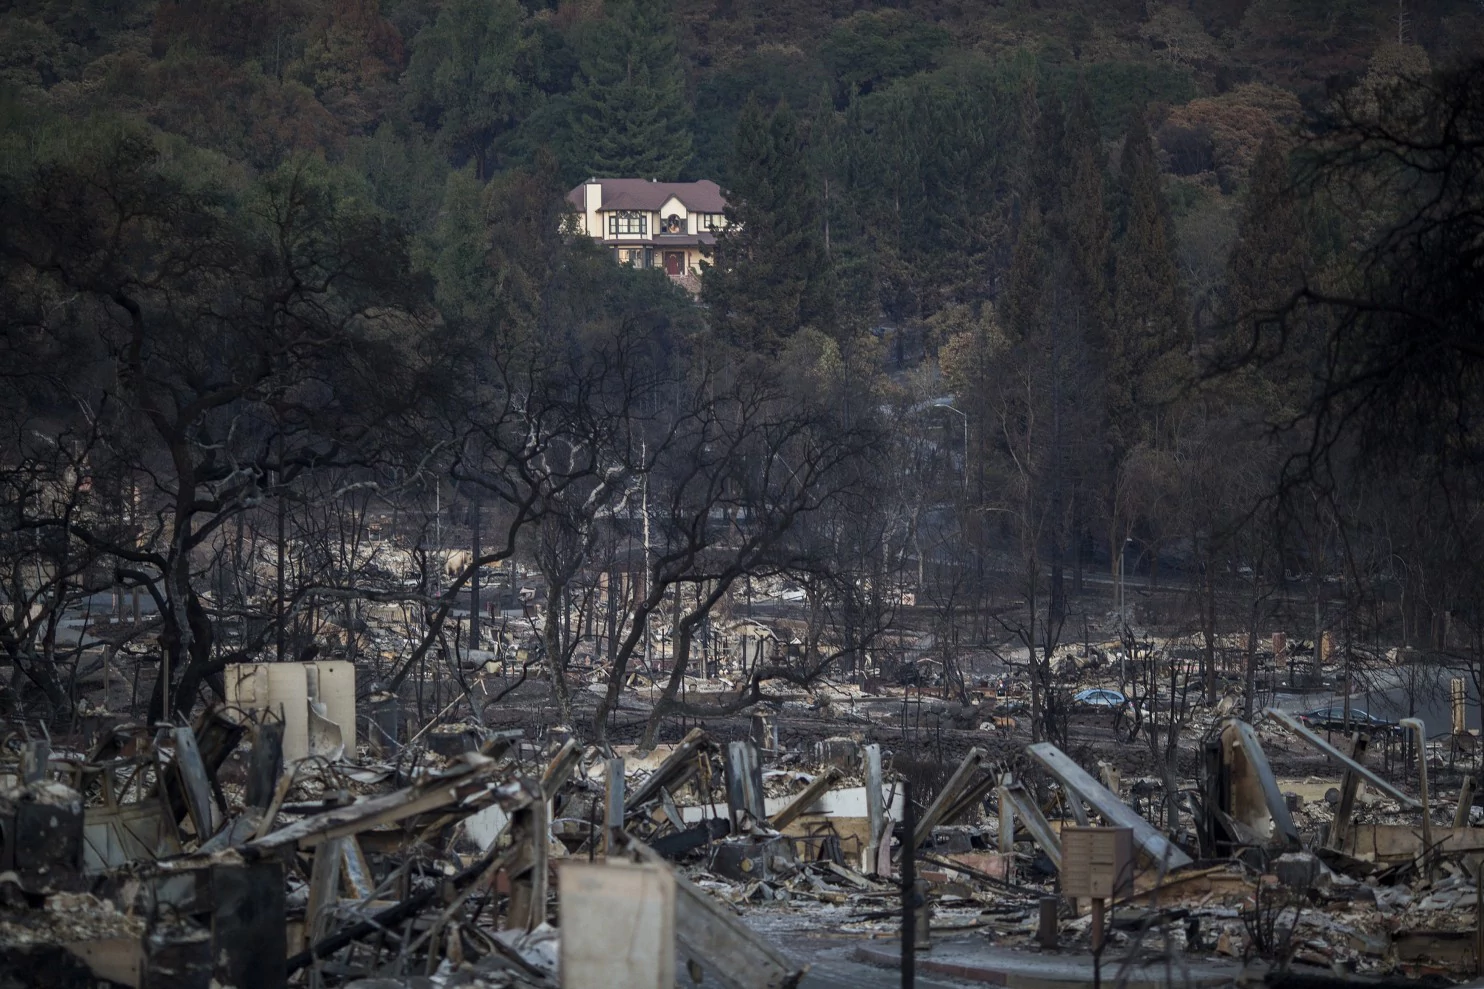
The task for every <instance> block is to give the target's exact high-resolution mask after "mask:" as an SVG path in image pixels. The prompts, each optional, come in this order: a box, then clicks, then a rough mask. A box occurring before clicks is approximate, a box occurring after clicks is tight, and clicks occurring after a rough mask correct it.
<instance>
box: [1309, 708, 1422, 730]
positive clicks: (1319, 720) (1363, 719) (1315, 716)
mask: <svg viewBox="0 0 1484 989" xmlns="http://www.w3.org/2000/svg"><path fill="white" fill-rule="evenodd" d="M1298 719H1299V720H1300V721H1302V722H1303V723H1304V724H1305V725H1307V726H1308V727H1310V728H1313V729H1316V730H1318V731H1344V730H1345V708H1344V706H1343V705H1337V706H1335V707H1316V708H1315V709H1314V710H1312V711H1304V712H1302V713H1301V714H1299V716H1298ZM1350 727H1351V728H1352V729H1362V730H1364V731H1371V732H1377V731H1401V725H1398V724H1397V723H1396V722H1395V721H1387V720H1386V719H1385V718H1378V717H1376V716H1375V715H1374V714H1371V713H1370V712H1369V711H1365V710H1363V709H1361V708H1358V707H1353V706H1352V707H1351V708H1350Z"/></svg>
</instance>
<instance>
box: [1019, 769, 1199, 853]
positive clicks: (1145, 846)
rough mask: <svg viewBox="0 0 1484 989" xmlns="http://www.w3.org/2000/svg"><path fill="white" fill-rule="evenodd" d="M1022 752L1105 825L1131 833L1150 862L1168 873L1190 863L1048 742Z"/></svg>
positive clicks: (1170, 844) (1135, 842)
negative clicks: (1105, 823)
mask: <svg viewBox="0 0 1484 989" xmlns="http://www.w3.org/2000/svg"><path fill="white" fill-rule="evenodd" d="M1026 751H1027V752H1029V753H1030V754H1031V756H1032V757H1033V758H1034V759H1035V760H1036V761H1037V762H1039V763H1040V764H1041V765H1042V766H1045V767H1046V771H1047V772H1049V773H1050V774H1051V775H1052V776H1054V777H1056V779H1057V781H1058V782H1059V783H1061V785H1062V786H1064V787H1067V788H1068V789H1069V790H1071V791H1072V792H1073V794H1074V795H1075V796H1079V797H1081V798H1082V799H1083V800H1085V801H1087V804H1088V806H1089V807H1091V808H1092V809H1093V810H1095V811H1097V812H1098V813H1099V814H1100V815H1102V817H1103V819H1104V820H1106V821H1107V822H1108V823H1109V824H1111V825H1113V826H1114V827H1119V828H1128V829H1129V830H1130V831H1132V832H1133V833H1134V844H1136V845H1138V846H1139V848H1140V849H1141V850H1143V852H1144V854H1145V855H1147V856H1149V858H1150V859H1152V860H1153V861H1155V862H1157V863H1164V865H1165V867H1166V868H1168V869H1179V868H1181V867H1183V866H1187V865H1190V864H1191V863H1192V862H1193V861H1194V860H1193V859H1192V858H1191V857H1190V856H1189V855H1186V854H1185V853H1184V852H1183V851H1181V850H1180V849H1179V847H1178V846H1176V845H1175V843H1174V842H1172V841H1170V840H1169V839H1168V838H1166V837H1165V836H1164V835H1162V834H1160V833H1159V832H1158V831H1156V830H1155V829H1154V825H1152V824H1150V823H1149V822H1148V821H1146V820H1144V818H1143V817H1141V816H1139V815H1138V814H1136V813H1134V809H1133V808H1132V807H1130V806H1129V805H1128V804H1126V803H1124V802H1123V801H1122V800H1119V799H1118V797H1116V796H1114V794H1113V792H1112V791H1111V790H1109V789H1108V788H1107V787H1105V786H1103V784H1101V783H1099V782H1098V781H1097V780H1095V779H1093V778H1092V775H1091V774H1089V773H1088V772H1087V770H1085V769H1083V768H1082V767H1081V766H1079V765H1077V764H1076V763H1075V762H1073V761H1072V759H1071V757H1070V756H1068V755H1067V754H1066V753H1065V752H1063V751H1062V750H1061V749H1059V748H1057V747H1056V746H1055V745H1052V744H1051V743H1050V742H1037V743H1035V744H1034V745H1029V746H1027V747H1026Z"/></svg>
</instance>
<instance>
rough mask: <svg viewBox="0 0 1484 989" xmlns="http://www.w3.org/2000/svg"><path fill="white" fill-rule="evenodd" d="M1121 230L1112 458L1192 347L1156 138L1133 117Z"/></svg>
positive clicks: (1147, 425)
mask: <svg viewBox="0 0 1484 989" xmlns="http://www.w3.org/2000/svg"><path fill="white" fill-rule="evenodd" d="M1121 165H1122V167H1121V172H1122V175H1121V186H1122V190H1121V191H1122V193H1123V201H1124V204H1125V205H1124V217H1123V236H1122V239H1121V240H1120V241H1119V244H1118V248H1117V252H1116V269H1115V274H1116V278H1115V282H1114V285H1115V291H1114V318H1113V337H1112V340H1111V341H1110V344H1109V347H1108V353H1107V361H1106V367H1107V374H1108V413H1109V422H1110V426H1111V430H1112V433H1111V440H1112V446H1113V451H1114V462H1115V463H1117V462H1119V461H1120V460H1121V459H1122V456H1123V455H1124V454H1126V453H1127V452H1128V451H1129V450H1131V449H1133V447H1134V446H1136V445H1137V444H1138V443H1140V442H1150V443H1158V437H1157V435H1156V433H1157V430H1156V429H1155V428H1154V426H1155V422H1156V421H1157V419H1158V413H1159V410H1160V408H1161V406H1162V403H1163V402H1164V401H1165V400H1166V399H1167V398H1169V396H1170V392H1171V388H1172V386H1173V385H1174V384H1175V382H1176V381H1177V380H1178V377H1179V374H1180V371H1181V368H1180V367H1179V355H1181V354H1182V353H1185V352H1188V350H1189V344H1190V340H1189V332H1188V330H1187V322H1188V320H1187V307H1186V304H1185V296H1184V291H1183V288H1182V286H1181V283H1180V272H1179V269H1178V268H1177V267H1176V264H1175V256H1174V235H1173V231H1172V230H1171V227H1170V218H1169V213H1168V210H1167V208H1166V205H1165V199H1164V191H1163V189H1162V188H1161V185H1160V177H1159V164H1158V162H1157V161H1156V160H1155V157H1154V142H1153V139H1152V138H1151V136H1150V134H1149V125H1148V123H1147V122H1146V121H1145V119H1144V116H1143V115H1142V114H1140V115H1139V116H1137V117H1136V118H1135V119H1134V121H1133V125H1132V126H1131V127H1130V128H1129V132H1128V137H1127V139H1126V140H1125V141H1124V145H1123V160H1122V163H1121Z"/></svg>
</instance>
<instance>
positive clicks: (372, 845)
mask: <svg viewBox="0 0 1484 989" xmlns="http://www.w3.org/2000/svg"><path fill="white" fill-rule="evenodd" d="M228 672H229V680H232V681H233V682H234V684H235V686H234V691H233V697H234V699H235V703H234V704H232V705H231V706H226V705H221V706H217V707H213V708H211V709H209V710H207V711H206V712H205V713H203V714H202V715H201V716H200V717H199V718H198V720H197V721H196V722H195V723H194V724H193V725H190V726H185V725H173V726H172V725H156V726H147V725H143V724H132V725H131V724H122V725H113V726H110V727H108V728H107V729H106V730H102V731H100V732H98V733H97V737H96V739H95V741H94V742H93V744H92V746H91V748H90V749H89V750H87V751H66V750H63V749H53V748H52V747H51V746H50V745H49V744H48V743H47V742H46V741H44V740H29V741H27V740H24V739H22V738H20V737H19V736H12V737H11V739H10V740H9V743H8V744H7V745H6V747H5V749H4V754H5V758H6V761H5V762H4V763H3V764H0V973H3V974H0V985H3V986H18V985H34V984H42V983H45V984H46V985H48V986H51V987H53V989H71V987H81V986H87V987H93V986H97V985H117V986H130V987H139V989H194V987H201V989H206V987H211V986H240V987H254V989H273V987H286V986H291V985H307V986H353V987H358V989H390V987H396V986H409V987H411V986H429V987H432V986H490V987H495V986H498V987H549V986H558V985H562V986H569V987H573V989H585V987H596V986H629V985H646V986H654V985H671V984H675V983H676V980H677V979H678V980H679V981H680V983H682V984H683V983H685V982H686V981H687V980H688V979H695V980H697V981H699V980H701V979H710V980H712V981H711V982H708V983H707V984H708V985H709V984H716V985H722V986H726V987H729V989H765V987H784V986H792V985H796V984H798V982H799V981H800V979H801V978H802V977H803V976H804V972H805V970H806V969H807V964H805V963H804V962H801V961H798V960H796V959H795V958H794V957H791V956H790V955H789V954H787V953H785V952H784V951H783V950H781V949H780V947H779V946H778V943H777V940H778V939H777V938H775V937H771V936H765V935H764V934H763V933H760V931H766V930H770V929H783V928H788V927H789V926H790V925H792V927H793V929H806V928H814V929H819V928H828V929H829V930H831V931H833V932H835V933H840V934H851V935H854V936H856V937H858V938H859V939H861V941H862V942H863V943H865V942H869V943H877V941H878V940H879V942H880V943H887V942H888V941H889V940H892V939H897V938H898V937H899V936H900V935H903V934H906V935H907V936H906V937H905V938H903V940H905V941H906V942H907V944H908V945H909V947H908V951H909V952H912V953H915V955H916V957H918V958H923V957H931V953H932V951H933V946H934V944H935V943H937V942H938V941H939V940H940V939H942V938H945V937H955V938H960V939H963V938H967V939H969V942H970V943H971V944H983V945H986V946H993V947H994V948H995V949H996V950H1023V951H1025V952H1036V953H1040V954H1041V955H1042V956H1045V957H1054V956H1056V955H1057V954H1059V953H1060V954H1067V955H1069V956H1087V955H1088V954H1089V953H1090V954H1091V956H1092V957H1093V958H1094V959H1097V960H1105V959H1106V964H1108V965H1113V964H1114V963H1115V961H1116V960H1121V961H1118V963H1119V964H1125V965H1126V964H1129V963H1130V960H1131V959H1136V958H1144V959H1146V960H1147V959H1149V958H1154V959H1160V960H1162V963H1163V964H1165V965H1166V966H1174V968H1173V969H1172V971H1176V972H1178V969H1179V966H1180V965H1182V964H1185V963H1186V962H1187V961H1189V960H1196V959H1200V960H1207V961H1209V960H1211V959H1218V960H1226V961H1228V962H1229V963H1230V965H1231V971H1232V973H1233V974H1232V979H1231V981H1233V982H1238V981H1246V982H1253V981H1254V980H1255V981H1256V982H1261V983H1266V984H1295V985H1296V984H1299V983H1300V982H1302V983H1303V984H1306V985H1320V984H1336V985H1337V984H1339V983H1340V982H1345V981H1357V980H1359V981H1377V982H1385V983H1387V984H1402V983H1420V982H1438V983H1443V982H1453V981H1462V980H1465V979H1468V978H1470V977H1473V976H1475V975H1476V974H1477V973H1478V971H1479V969H1480V965H1481V962H1480V959H1481V957H1484V909H1481V901H1484V887H1481V884H1480V881H1479V872H1480V863H1481V860H1484V827H1476V826H1475V825H1476V824H1478V823H1479V814H1478V813H1477V812H1476V811H1475V810H1474V808H1473V803H1474V801H1473V796H1474V785H1473V784H1474V780H1473V778H1472V777H1471V776H1467V775H1465V776H1464V782H1463V786H1462V789H1461V790H1459V789H1458V788H1449V789H1442V788H1439V787H1438V786H1436V785H1433V786H1429V778H1428V768H1429V765H1428V763H1429V762H1430V761H1434V762H1435V761H1437V760H1438V759H1440V758H1441V756H1440V755H1439V754H1438V753H1437V752H1436V750H1435V749H1430V748H1429V747H1428V746H1427V745H1426V744H1423V745H1420V746H1418V747H1416V748H1414V749H1412V750H1411V751H1412V752H1413V754H1414V756H1415V757H1416V758H1415V762H1414V763H1413V764H1411V765H1410V766H1409V767H1403V768H1404V770H1405V771H1404V772H1403V773H1402V774H1401V778H1403V779H1404V780H1405V784H1399V783H1397V782H1395V781H1394V779H1395V778H1397V777H1396V774H1392V777H1393V778H1388V777H1387V775H1385V774H1383V773H1382V772H1380V771H1379V770H1378V768H1377V766H1376V765H1374V764H1373V762H1374V760H1373V761H1372V762H1368V761H1367V749H1368V747H1370V748H1371V749H1372V753H1374V751H1375V747H1374V745H1372V744H1371V740H1370V739H1368V738H1367V736H1366V735H1364V734H1363V733H1360V732H1355V733H1352V734H1350V735H1348V736H1343V737H1340V736H1336V735H1330V736H1328V737H1326V736H1324V735H1320V734H1318V733H1316V732H1315V731H1313V730H1311V729H1310V728H1309V727H1308V726H1306V725H1305V724H1303V723H1302V722H1300V721H1298V720H1296V719H1294V718H1292V717H1291V716H1289V715H1287V714H1285V713H1283V712H1279V711H1272V710H1269V711H1266V712H1263V713H1262V715H1261V716H1258V717H1255V718H1253V719H1251V720H1242V719H1239V718H1236V717H1232V716H1223V715H1221V714H1219V713H1218V712H1217V711H1216V710H1211V711H1209V712H1206V713H1205V714H1202V715H1198V716H1196V717H1195V718H1193V719H1192V721H1191V723H1190V724H1189V725H1188V726H1187V727H1186V731H1187V732H1189V733H1192V734H1193V735H1195V736H1197V737H1198V738H1199V739H1200V761H1201V770H1200V772H1199V774H1198V775H1197V776H1196V777H1195V778H1191V779H1187V780H1182V781H1180V783H1179V792H1178V794H1176V795H1175V800H1174V801H1167V800H1165V799H1164V797H1163V796H1161V795H1157V794H1155V791H1156V790H1157V789H1158V782H1157V781H1152V780H1144V779H1129V780H1125V779H1123V778H1122V774H1121V773H1120V771H1119V770H1118V768H1117V766H1116V764H1115V763H1114V762H1112V761H1107V760H1103V761H1099V760H1097V759H1093V760H1091V761H1090V762H1091V764H1088V763H1089V760H1088V759H1086V758H1085V757H1084V758H1083V759H1082V760H1081V761H1079V760H1078V759H1074V758H1073V757H1072V756H1071V755H1069V754H1068V753H1067V752H1065V751H1063V750H1062V749H1061V748H1059V747H1057V746H1056V745H1054V744H1051V743H1049V742H1035V743H1032V744H1029V745H1026V746H1024V747H1016V748H1014V749H1009V748H1006V747H1005V746H1004V745H1000V746H998V747H996V746H995V745H991V744H989V743H988V741H987V742H986V744H984V745H974V746H972V747H970V748H969V749H968V751H967V753H965V754H963V755H962V757H961V758H958V759H956V761H952V760H951V761H950V765H949V767H948V769H949V771H948V772H947V773H946V776H941V775H940V777H939V779H938V780H937V781H935V782H934V783H933V785H932V786H930V787H929V786H926V785H924V782H923V780H922V779H921V778H918V779H913V778H912V775H911V773H909V772H906V771H904V767H903V766H902V765H898V762H899V760H898V759H897V757H896V755H895V754H894V753H893V752H892V751H890V750H889V749H888V748H884V747H883V746H882V745H881V744H872V743H868V742H866V741H863V738H862V736H860V735H856V736H850V735H841V736H839V737H835V738H828V739H825V740H823V741H817V742H814V743H812V744H810V745H808V746H805V747H801V748H795V749H792V750H791V749H788V748H786V747H784V746H781V745H780V744H779V743H778V741H777V732H776V727H775V726H774V725H773V724H772V723H771V721H770V719H768V718H767V717H764V716H758V717H755V718H754V728H753V732H752V737H750V738H742V739H731V740H723V739H721V738H716V737H712V735H711V734H708V732H707V731H706V730H703V729H701V728H695V729H692V730H690V731H689V733H688V734H686V735H685V736H684V738H683V739H682V740H681V741H679V742H678V743H675V744H667V745H659V746H656V747H655V748H653V749H652V750H649V751H640V750H638V749H636V748H635V747H633V746H606V747H603V748H601V749H600V748H597V747H583V746H582V745H580V744H579V743H578V742H577V741H576V740H574V739H572V738H570V737H565V736H564V735H563V734H562V733H560V732H548V733H547V734H546V736H545V737H542V738H538V739H533V738H530V737H528V736H527V733H526V732H523V731H518V730H517V731H510V730H507V731H498V730H488V729H477V730H476V729H471V730H469V731H465V732H462V733H448V732H441V733H433V732H426V733H418V734H417V736H415V737H414V738H413V740H412V741H410V742H408V743H405V744H397V743H394V742H392V741H390V739H389V738H388V737H386V736H384V735H383V736H380V737H379V738H378V737H370V738H358V737H357V735H358V733H357V730H356V725H357V723H358V722H360V723H361V724H368V723H370V722H369V721H368V719H367V718H366V717H364V716H362V715H361V714H360V713H358V710H357V704H358V702H357V700H356V693H355V683H354V674H355V671H354V667H353V666H352V665H351V664H343V663H319V664H316V663H282V664H270V665H267V666H257V667H242V668H234V669H232V670H229V671H228ZM270 681H271V682H270ZM988 727H989V728H991V729H992V728H993V724H992V723H991V724H990V725H989V726H988ZM1403 731H1406V726H1405V724H1404V727H1403ZM987 734H988V735H990V736H992V734H993V733H992V732H989V733H987ZM999 741H1003V739H1000V740H999ZM1275 747H1276V748H1277V749H1279V750H1282V751H1290V750H1294V749H1297V748H1303V749H1305V750H1307V751H1309V752H1310V753H1312V754H1313V755H1314V756H1317V757H1322V758H1323V759H1324V760H1325V762H1326V764H1327V765H1328V766H1329V771H1328V772H1327V773H1319V774H1316V775H1310V776H1308V777H1306V778H1305V779H1302V780H1293V779H1281V778H1279V776H1278V775H1277V774H1275V771H1274V769H1273V764H1272V762H1271V761H1270V758H1269V755H1268V752H1269V751H1270V750H1274V749H1275ZM1084 756H1085V753H1084ZM1393 768H1395V767H1393ZM909 790H910V791H911V799H910V800H909V799H908V792H909ZM909 852H910V853H909ZM904 882H905V883H907V884H909V885H910V888H904ZM904 899H905V900H906V901H908V904H907V905H908V909H907V915H908V917H909V918H910V920H909V923H910V925H911V926H910V927H906V928H904V923H903V901H904ZM895 950H899V951H900V950H901V948H900V947H898V948H897V949H895ZM1109 971H1110V975H1109V976H1108V977H1109V978H1110V980H1111V979H1112V974H1111V972H1112V971H1113V970H1112V969H1110V970H1109ZM1170 981H1171V982H1172V983H1173V982H1178V981H1179V979H1178V978H1177V977H1172V978H1171V980H1170ZM1110 984H1112V982H1111V981H1110Z"/></svg>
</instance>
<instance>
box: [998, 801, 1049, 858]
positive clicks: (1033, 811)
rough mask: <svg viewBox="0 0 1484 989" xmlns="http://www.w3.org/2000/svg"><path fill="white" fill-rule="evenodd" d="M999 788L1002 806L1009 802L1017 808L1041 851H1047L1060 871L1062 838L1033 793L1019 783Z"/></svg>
mask: <svg viewBox="0 0 1484 989" xmlns="http://www.w3.org/2000/svg"><path fill="white" fill-rule="evenodd" d="M999 789H1000V804H1001V806H1004V805H1006V804H1008V805H1009V806H1011V807H1013V808H1015V813H1016V814H1017V815H1019V817H1020V820H1021V822H1022V823H1024V824H1025V829H1026V830H1027V831H1029V832H1030V833H1031V837H1032V838H1034V839H1036V844H1038V845H1040V846H1041V851H1043V852H1045V853H1046V857H1047V858H1049V859H1050V860H1051V864H1052V865H1053V866H1055V867H1056V871H1057V872H1060V871H1061V840H1060V839H1059V838H1058V837H1057V836H1056V832H1055V831H1053V830H1051V825H1050V824H1049V823H1047V821H1046V817H1045V815H1044V814H1042V813H1041V808H1039V807H1037V806H1036V802H1035V801H1034V800H1033V799H1031V795H1030V794H1029V793H1026V792H1025V787H1023V786H1021V785H1020V784H1019V783H1007V784H1005V785H1004V786H1001V787H1000V788H999Z"/></svg>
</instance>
